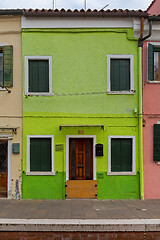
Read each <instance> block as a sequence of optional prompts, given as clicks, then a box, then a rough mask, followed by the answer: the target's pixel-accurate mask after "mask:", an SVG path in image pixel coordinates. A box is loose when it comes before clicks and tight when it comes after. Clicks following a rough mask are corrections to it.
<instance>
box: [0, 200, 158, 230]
mask: <svg viewBox="0 0 160 240" xmlns="http://www.w3.org/2000/svg"><path fill="white" fill-rule="evenodd" d="M0 231H160V200H95V199H91V200H89V199H83V200H80V199H72V200H10V199H0Z"/></svg>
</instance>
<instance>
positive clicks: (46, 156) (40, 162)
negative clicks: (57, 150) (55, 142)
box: [30, 138, 52, 172]
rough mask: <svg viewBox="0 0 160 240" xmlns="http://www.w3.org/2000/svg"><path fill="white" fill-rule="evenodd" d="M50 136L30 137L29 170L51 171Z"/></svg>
mask: <svg viewBox="0 0 160 240" xmlns="http://www.w3.org/2000/svg"><path fill="white" fill-rule="evenodd" d="M51 158H52V156H51V138H31V139H30V171H36V172H37V171H51Z"/></svg>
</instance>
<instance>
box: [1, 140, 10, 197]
mask: <svg viewBox="0 0 160 240" xmlns="http://www.w3.org/2000/svg"><path fill="white" fill-rule="evenodd" d="M7 179H8V142H7V141H3V140H1V141H0V197H7Z"/></svg>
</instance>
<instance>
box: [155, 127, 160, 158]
mask: <svg viewBox="0 0 160 240" xmlns="http://www.w3.org/2000/svg"><path fill="white" fill-rule="evenodd" d="M153 161H160V124H154V146H153Z"/></svg>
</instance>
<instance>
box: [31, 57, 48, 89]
mask: <svg viewBox="0 0 160 240" xmlns="http://www.w3.org/2000/svg"><path fill="white" fill-rule="evenodd" d="M29 92H49V61H48V60H29Z"/></svg>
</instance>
